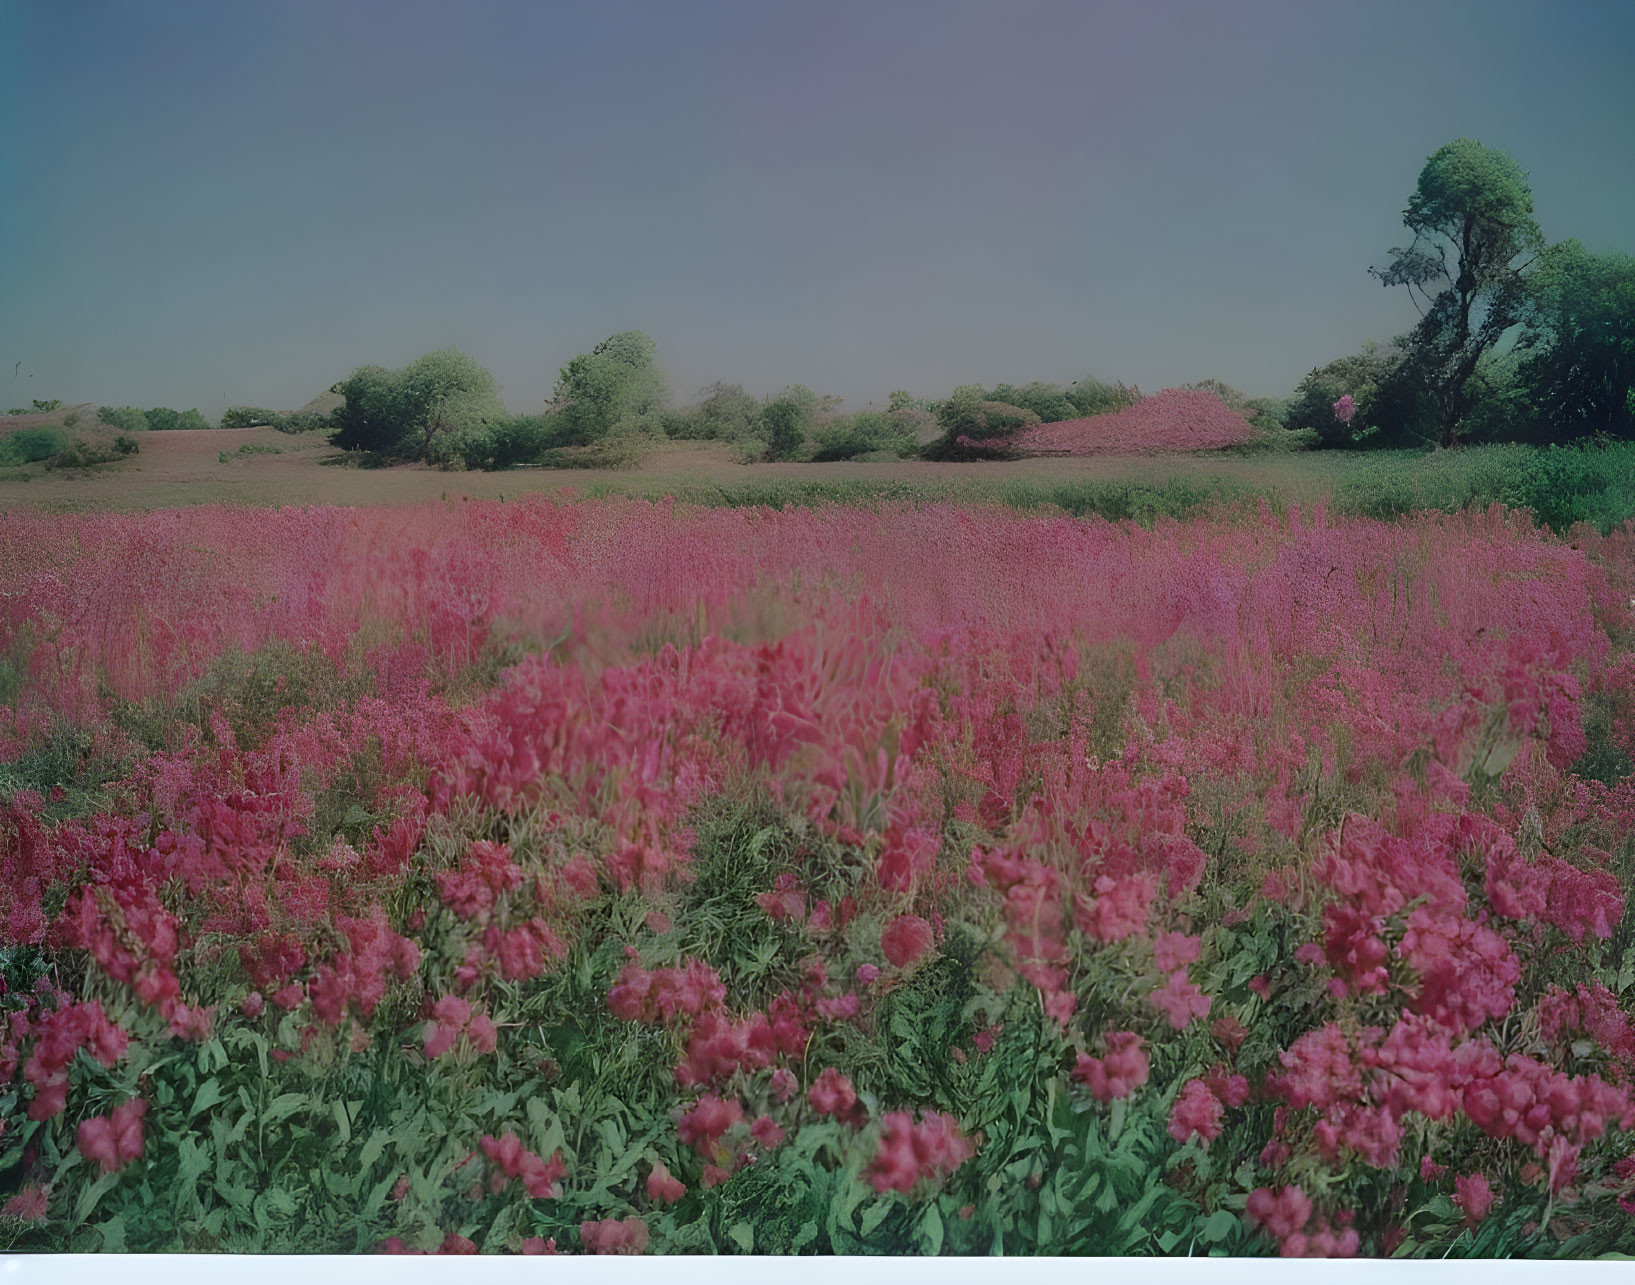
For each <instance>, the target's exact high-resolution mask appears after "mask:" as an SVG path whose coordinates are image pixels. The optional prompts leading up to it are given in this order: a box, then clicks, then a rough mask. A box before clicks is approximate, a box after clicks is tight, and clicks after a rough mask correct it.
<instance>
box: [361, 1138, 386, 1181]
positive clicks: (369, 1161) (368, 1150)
mask: <svg viewBox="0 0 1635 1285" xmlns="http://www.w3.org/2000/svg"><path fill="white" fill-rule="evenodd" d="M391 1137H392V1132H391V1130H390V1129H376V1130H375V1131H374V1132H373V1133H371V1134H370V1135H369V1138H368V1140H367V1141H366V1142H365V1143H364V1144H363V1147H362V1148H361V1149H360V1150H359V1152H358V1172H359V1173H368V1172H369V1170H370V1169H371V1168H372V1167H373V1166H374V1163H375V1161H377V1160H379V1159H380V1157H381V1154H382V1153H383V1152H384V1151H385V1150H386V1144H387V1143H388V1142H389V1141H390V1140H391Z"/></svg>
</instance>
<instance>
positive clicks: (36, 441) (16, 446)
mask: <svg viewBox="0 0 1635 1285" xmlns="http://www.w3.org/2000/svg"><path fill="white" fill-rule="evenodd" d="M67 449H68V435H67V434H66V433H64V432H63V431H62V430H61V429H60V428H50V427H45V428H19V429H17V430H16V431H15V432H11V433H7V434H5V435H4V436H0V464H4V465H17V464H37V463H39V462H40V461H41V460H46V459H50V458H51V457H52V456H53V455H56V454H58V453H59V452H61V451H64V450H67Z"/></svg>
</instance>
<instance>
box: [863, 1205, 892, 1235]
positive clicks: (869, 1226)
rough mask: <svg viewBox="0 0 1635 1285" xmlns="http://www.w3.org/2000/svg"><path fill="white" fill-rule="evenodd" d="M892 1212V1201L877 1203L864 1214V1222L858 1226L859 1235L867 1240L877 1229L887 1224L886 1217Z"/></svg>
mask: <svg viewBox="0 0 1635 1285" xmlns="http://www.w3.org/2000/svg"><path fill="white" fill-rule="evenodd" d="M890 1212H891V1201H889V1200H877V1201H875V1202H874V1203H873V1204H872V1205H870V1206H869V1207H868V1209H866V1210H865V1211H864V1212H863V1221H862V1222H861V1223H859V1224H858V1228H857V1234H858V1235H859V1236H861V1237H862V1238H864V1239H865V1240H866V1239H867V1238H868V1237H869V1235H870V1234H871V1233H872V1232H873V1231H874V1229H875V1228H876V1227H878V1226H879V1225H880V1224H881V1223H883V1222H885V1220H886V1215H887V1214H889V1213H890Z"/></svg>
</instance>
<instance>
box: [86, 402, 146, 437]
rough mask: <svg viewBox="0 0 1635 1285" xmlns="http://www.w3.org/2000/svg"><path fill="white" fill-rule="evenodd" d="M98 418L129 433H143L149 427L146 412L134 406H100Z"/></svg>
mask: <svg viewBox="0 0 1635 1285" xmlns="http://www.w3.org/2000/svg"><path fill="white" fill-rule="evenodd" d="M97 418H98V419H100V420H101V421H102V422H103V423H104V424H107V425H108V426H109V427H111V428H118V429H122V430H123V431H125V432H127V433H143V432H146V431H147V428H148V417H147V414H146V412H144V411H140V410H138V409H137V408H136V407H134V406H99V407H98V408H97Z"/></svg>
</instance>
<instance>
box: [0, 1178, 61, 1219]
mask: <svg viewBox="0 0 1635 1285" xmlns="http://www.w3.org/2000/svg"><path fill="white" fill-rule="evenodd" d="M49 1195H50V1192H49V1189H48V1188H45V1187H41V1186H37V1185H35V1186H28V1187H24V1188H23V1189H22V1190H21V1191H19V1192H18V1193H17V1194H16V1195H15V1196H13V1197H12V1198H11V1199H10V1200H8V1201H6V1204H5V1207H4V1208H3V1209H0V1218H15V1219H16V1220H17V1221H18V1222H22V1223H37V1222H40V1221H42V1220H43V1219H44V1218H45V1216H46V1207H47V1204H48V1198H49Z"/></svg>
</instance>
